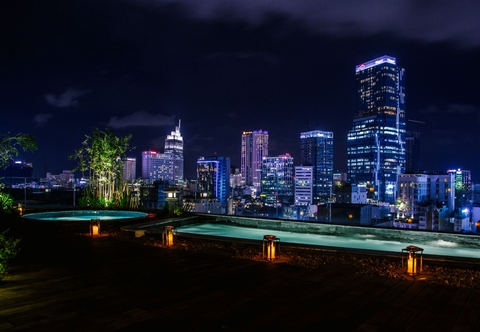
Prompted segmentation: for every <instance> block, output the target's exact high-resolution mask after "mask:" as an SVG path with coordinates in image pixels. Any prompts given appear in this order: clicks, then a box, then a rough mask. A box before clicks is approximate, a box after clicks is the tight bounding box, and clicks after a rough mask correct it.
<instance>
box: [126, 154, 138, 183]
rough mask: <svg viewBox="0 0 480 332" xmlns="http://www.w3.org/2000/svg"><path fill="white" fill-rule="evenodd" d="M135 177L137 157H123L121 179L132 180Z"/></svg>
mask: <svg viewBox="0 0 480 332" xmlns="http://www.w3.org/2000/svg"><path fill="white" fill-rule="evenodd" d="M136 177H137V158H124V159H123V180H124V181H133V180H135V179H136Z"/></svg>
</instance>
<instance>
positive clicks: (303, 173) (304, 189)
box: [295, 166, 313, 206]
mask: <svg viewBox="0 0 480 332" xmlns="http://www.w3.org/2000/svg"><path fill="white" fill-rule="evenodd" d="M312 203H313V166H295V205H297V206H299V205H311V204H312Z"/></svg>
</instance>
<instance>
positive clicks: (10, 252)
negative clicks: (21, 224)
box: [0, 229, 20, 279]
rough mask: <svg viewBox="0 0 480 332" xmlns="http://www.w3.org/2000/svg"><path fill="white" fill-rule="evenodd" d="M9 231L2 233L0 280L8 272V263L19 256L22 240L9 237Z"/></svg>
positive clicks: (0, 241)
mask: <svg viewBox="0 0 480 332" xmlns="http://www.w3.org/2000/svg"><path fill="white" fill-rule="evenodd" d="M7 232H8V229H7V230H6V231H4V232H2V233H0V279H1V278H2V277H3V276H4V275H5V274H6V273H7V271H8V262H9V261H10V260H11V259H12V258H14V257H15V256H17V254H18V251H19V250H20V249H19V248H18V244H19V243H20V239H12V238H11V237H8V236H7V234H6V233H7Z"/></svg>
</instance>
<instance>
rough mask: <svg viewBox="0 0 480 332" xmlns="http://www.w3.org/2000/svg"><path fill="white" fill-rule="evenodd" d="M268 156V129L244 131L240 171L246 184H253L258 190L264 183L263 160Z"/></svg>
mask: <svg viewBox="0 0 480 332" xmlns="http://www.w3.org/2000/svg"><path fill="white" fill-rule="evenodd" d="M267 156H268V131H266V130H261V129H260V130H254V131H244V132H242V151H241V158H240V173H241V174H242V181H243V182H244V184H245V185H246V186H253V187H254V188H255V190H256V191H257V192H260V190H261V184H262V160H263V157H267Z"/></svg>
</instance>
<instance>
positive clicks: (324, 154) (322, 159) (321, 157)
mask: <svg viewBox="0 0 480 332" xmlns="http://www.w3.org/2000/svg"><path fill="white" fill-rule="evenodd" d="M300 164H301V165H302V166H313V178H312V180H313V183H312V198H313V202H314V203H317V202H321V201H326V200H329V199H330V198H331V195H332V183H333V133H332V132H329V131H320V130H313V131H307V132H303V133H301V134H300Z"/></svg>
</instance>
